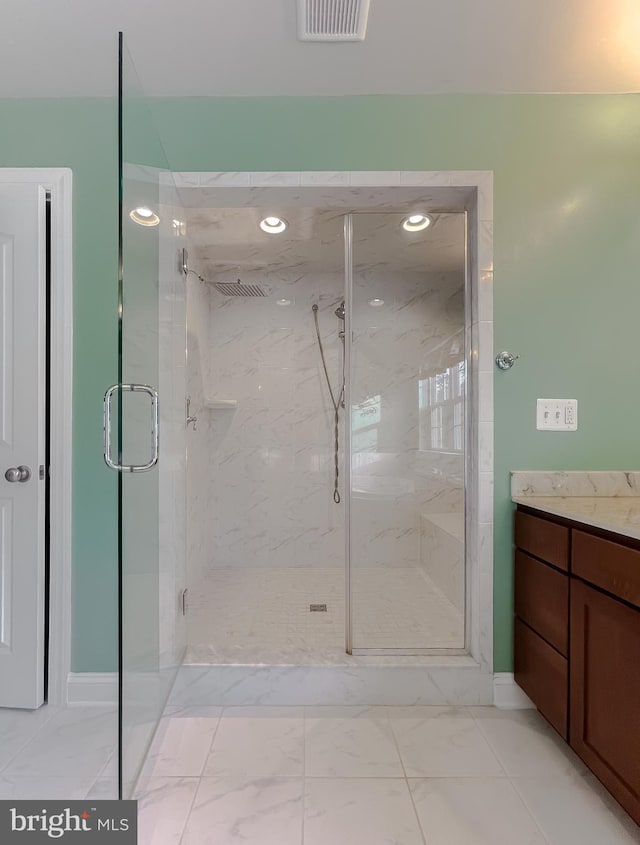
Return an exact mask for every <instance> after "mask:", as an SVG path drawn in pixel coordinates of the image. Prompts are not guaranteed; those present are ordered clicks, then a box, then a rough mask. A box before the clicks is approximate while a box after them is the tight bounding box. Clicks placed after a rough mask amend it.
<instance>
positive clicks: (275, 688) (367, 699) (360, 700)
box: [168, 649, 493, 706]
mask: <svg viewBox="0 0 640 845" xmlns="http://www.w3.org/2000/svg"><path fill="white" fill-rule="evenodd" d="M214 654H215V653H214V652H213V651H210V652H208V657H207V659H208V662H200V663H185V664H183V665H182V666H181V667H180V669H179V670H178V675H177V677H176V681H175V684H174V687H173V690H172V693H171V696H170V698H169V701H168V704H169V705H170V706H206V705H217V706H241V705H245V706H252V705H253V706H255V705H264V704H272V705H292V706H293V705H296V706H302V705H309V706H313V705H330V706H343V705H362V706H365V705H378V704H379V705H409V704H433V705H447V704H467V705H472V704H491V703H492V702H493V674H492V672H491V669H490V667H489V666H486V665H485V666H483V665H481V664H479V663H478V662H477V661H476V660H474V659H473V658H472V657H470V656H469V655H453V656H445V655H428V656H392V657H391V656H378V655H376V656H366V657H365V656H351V655H348V654H345V653H344V652H341V651H339V650H338V649H335V651H333V650H331V649H325V650H323V651H322V652H319V653H315V654H314V653H310V652H308V651H306V650H305V652H304V653H300V654H298V655H296V660H297V662H295V663H294V662H293V659H292V653H291V652H288V653H286V654H283V655H282V656H281V658H280V659H281V662H280V663H278V662H277V660H276V659H274V658H275V655H273V654H270V655H269V660H270V662H269V663H268V664H267V663H264V662H262V661H261V659H260V655H259V652H256V653H255V654H254V655H253V656H252V658H251V660H252V662H249V654H248V652H246V651H244V650H241V651H239V652H238V653H237V654H236V655H235V658H234V659H233V662H231V659H232V655H231V654H230V653H227V654H225V656H226V658H227V659H228V660H229V662H227V663H221V662H211V661H213V660H216V659H217V660H219V658H220V657H221V655H220V654H217V655H215V656H214ZM203 656H204V655H201V660H202V659H203ZM193 657H195V655H194V654H192V655H191V659H193ZM243 661H244V662H243Z"/></svg>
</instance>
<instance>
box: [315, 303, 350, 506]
mask: <svg viewBox="0 0 640 845" xmlns="http://www.w3.org/2000/svg"><path fill="white" fill-rule="evenodd" d="M313 321H314V323H315V326H316V337H317V338H318V346H319V347H320V357H321V359H322V368H323V370H324V375H325V378H326V380H327V387H328V388H329V395H330V396H331V404H332V405H333V433H334V447H333V466H334V477H333V501H334V502H335V503H336V505H339V504H340V490H339V482H340V407H341V406H342V407H343V408H344V388H345V372H344V332H340V336H341V340H342V346H343V350H342V387H341V389H340V394H339V396H338V398H337V399H336V397H335V393H334V392H333V388H332V387H331V379H330V378H329V371H328V370H327V362H326V360H325V357H324V347H323V345H322V338H321V337H320V326H319V325H318V306H317V305H314V306H313Z"/></svg>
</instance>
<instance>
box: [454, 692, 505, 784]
mask: <svg viewBox="0 0 640 845" xmlns="http://www.w3.org/2000/svg"><path fill="white" fill-rule="evenodd" d="M472 706H475V705H469V706H467V707H465V710H466V711H467V714H468V715H469V716H470V717H471V721H472V722H473V724H474V725H475V726H476V728H477V729H478V733H479V734H480V736H481V737H482V738H483V739H484V741H485V743H486V745H487V748H488V749H489V750H490V751H491V753H492V754H493V757H494V759H495V761H496V763H497V764H498V766H500V769H501V771H502V777H505V778H509V773H508V772H507V770H506V768H505V765H504V763H503V762H502V759H501V758H500V755H499V754H498V752H497V750H496V749H495V748H494V747H493V743H492V742H491V740H490V739H489V737H488V736H487V735H486V733H485V732H484V731H483V730H482V725H481V724H480V723H479V722H478V720H477V719H476V717H475V716H474V714H473V711H472V710H471V707H472Z"/></svg>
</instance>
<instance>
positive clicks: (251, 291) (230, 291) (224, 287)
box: [213, 279, 267, 296]
mask: <svg viewBox="0 0 640 845" xmlns="http://www.w3.org/2000/svg"><path fill="white" fill-rule="evenodd" d="M213 286H214V288H215V289H216V290H217V291H218V293H222V294H224V296H267V293H266V292H265V289H264V288H263V287H262V285H253V284H250V285H245V284H244V283H243V282H241V281H240V279H238V280H237V281H236V282H214V283H213Z"/></svg>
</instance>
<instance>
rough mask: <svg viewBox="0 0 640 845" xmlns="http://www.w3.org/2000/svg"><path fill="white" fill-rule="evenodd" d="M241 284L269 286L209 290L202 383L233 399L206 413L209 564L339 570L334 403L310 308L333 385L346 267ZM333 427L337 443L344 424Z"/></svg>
mask: <svg viewBox="0 0 640 845" xmlns="http://www.w3.org/2000/svg"><path fill="white" fill-rule="evenodd" d="M243 281H246V282H257V283H261V284H265V285H266V286H267V287H268V288H269V289H270V291H271V294H270V295H269V296H268V297H265V298H264V299H262V298H242V297H229V298H226V297H224V296H222V295H221V294H219V293H217V292H216V291H215V289H213V288H212V289H210V297H211V311H210V314H211V321H210V340H211V346H210V350H209V366H210V376H209V383H208V385H207V388H206V390H207V391H208V393H209V397H210V398H213V399H235V400H236V401H237V403H238V405H237V409H236V410H215V409H214V410H211V411H209V416H210V426H211V432H210V433H211V441H210V445H211V458H210V465H209V466H210V472H211V500H210V501H211V507H210V512H209V520H208V526H209V530H210V543H211V545H210V548H211V550H212V555H211V561H210V564H209V565H210V566H214V567H298V566H303V567H309V566H319V567H332V566H336V567H342V566H343V565H344V509H343V506H337V505H336V504H334V502H333V500H332V491H333V439H334V433H333V408H332V405H331V401H330V398H329V394H328V390H327V387H326V384H325V381H324V375H323V372H322V366H321V362H320V356H319V353H318V347H317V342H316V337H315V330H314V324H313V316H312V311H311V307H312V305H313V304H314V303H317V304H318V305H319V308H320V311H319V321H320V327H321V333H322V337H323V342H324V344H325V350H326V357H327V366H328V370H329V373H330V375H331V379H332V384H333V386H334V390H338V391H339V389H340V388H339V385H340V383H341V378H342V375H341V374H342V369H341V368H342V364H341V354H342V353H341V342H340V339H339V337H338V331H339V330H340V329H341V328H342V324H341V323H339V321H338V319H337V317H336V316H335V315H334V313H333V311H334V308H335V307H336V305H337V304H338V303H339V302H340V301H341V299H342V297H343V291H344V277H343V274H342V273H303V272H300V271H298V272H290V271H279V272H278V273H277V274H272V275H267V276H265V275H264V274H260V275H257V274H252V273H244V274H243ZM279 299H280V300H283V299H286V300H289V301H290V304H289V305H278V304H277V301H278V300H279ZM340 431H341V439H342V437H343V432H344V426H343V424H341V427H340ZM341 467H342V460H341Z"/></svg>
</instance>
